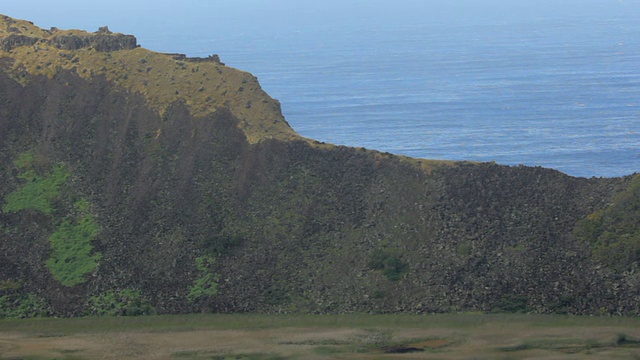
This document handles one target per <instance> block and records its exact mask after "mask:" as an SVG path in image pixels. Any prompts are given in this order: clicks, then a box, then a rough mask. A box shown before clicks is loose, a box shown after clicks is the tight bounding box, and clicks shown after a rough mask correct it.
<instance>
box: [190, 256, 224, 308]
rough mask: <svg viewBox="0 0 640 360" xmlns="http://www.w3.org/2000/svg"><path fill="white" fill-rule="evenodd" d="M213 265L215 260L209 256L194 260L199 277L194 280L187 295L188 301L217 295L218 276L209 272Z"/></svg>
mask: <svg viewBox="0 0 640 360" xmlns="http://www.w3.org/2000/svg"><path fill="white" fill-rule="evenodd" d="M214 263H215V258H213V257H211V256H201V257H199V258H196V267H197V268H198V273H199V274H200V277H198V278H197V279H196V281H195V282H194V284H193V286H192V287H191V290H190V291H189V294H188V295H187V299H188V300H189V301H196V300H200V299H203V298H206V297H210V296H215V295H216V294H217V293H218V280H219V278H220V276H219V275H218V274H215V273H214V272H213V271H212V270H211V268H212V267H213V264H214Z"/></svg>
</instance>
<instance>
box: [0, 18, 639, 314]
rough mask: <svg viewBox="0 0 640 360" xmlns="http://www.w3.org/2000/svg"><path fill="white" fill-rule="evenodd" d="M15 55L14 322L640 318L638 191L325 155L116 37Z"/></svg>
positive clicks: (252, 90) (39, 35)
mask: <svg viewBox="0 0 640 360" xmlns="http://www.w3.org/2000/svg"><path fill="white" fill-rule="evenodd" d="M0 46H1V51H0V69H1V70H0V207H1V209H0V210H1V212H0V317H2V316H40V315H55V316H78V315H85V314H125V315H126V314H130V315H135V314H141V313H185V312H198V311H216V312H261V313H276V312H278V313H283V312H302V313H343V312H373V313H388V312H407V313H424V312H447V311H532V312H566V313H579V314H586V313H589V314H594V313H623V314H634V313H637V312H638V311H639V304H640V302H639V301H638V288H639V284H640V281H638V278H637V276H636V275H634V274H635V267H636V265H637V261H636V260H637V253H636V255H629V256H626V255H624V256H626V257H624V256H623V255H620V254H627V255H628V254H630V252H629V251H631V252H633V251H637V250H638V249H640V247H638V246H636V247H634V246H635V243H637V241H636V242H633V241H631V242H629V241H627V242H628V243H624V244H623V245H620V246H618V245H619V244H620V243H619V242H617V241H618V238H616V237H615V236H613V235H612V236H609V235H611V233H615V232H616V231H617V230H616V229H618V227H619V226H618V225H619V224H618V223H617V222H616V220H615V219H619V213H620V211H622V212H623V213H624V212H625V211H626V213H625V214H629V212H628V211H631V210H629V208H633V204H634V203H635V204H637V198H638V192H637V188H638V186H635V185H637V183H638V181H637V179H634V178H633V177H632V176H629V177H624V178H612V179H595V178H594V179H585V178H574V177H570V176H567V175H564V174H562V173H560V172H557V171H554V170H550V169H544V168H539V167H536V168H533V167H525V166H518V167H507V166H501V165H497V164H494V163H458V162H446V161H429V160H421V159H410V158H404V157H399V156H394V155H391V154H388V153H380V152H376V151H370V150H366V149H356V148H349V147H343V146H332V145H330V144H323V143H318V142H315V141H313V140H309V139H305V138H302V137H301V136H299V135H298V134H296V133H295V131H294V130H292V129H291V128H290V127H289V125H288V124H287V123H286V121H285V120H284V118H283V116H282V114H281V112H280V106H279V103H278V102H277V101H276V100H274V99H272V98H270V97H269V96H268V95H267V94H266V93H265V92H264V91H262V89H261V88H260V86H259V84H258V81H257V79H256V78H255V77H254V76H252V75H251V74H248V73H246V72H242V71H239V70H236V69H233V68H230V67H227V66H225V65H224V64H223V63H221V62H220V60H219V58H218V57H217V56H211V57H209V58H203V59H200V58H187V57H185V56H183V55H178V54H160V53H156V52H152V51H149V50H146V49H143V48H141V47H139V46H138V45H137V43H136V39H135V38H134V37H133V36H131V35H123V34H115V33H112V32H111V31H109V30H108V29H107V28H101V29H99V30H98V31H97V32H95V33H88V32H84V31H79V30H59V29H55V28H52V29H50V30H43V29H40V28H38V27H36V26H34V25H33V24H32V23H30V22H27V21H22V20H16V19H12V18H9V17H6V16H2V17H0ZM398 120H399V121H401V120H402V119H398ZM634 184H635V185H634ZM634 191H635V192H634ZM629 199H631V200H629ZM625 201H626V202H625ZM628 203H631V205H629V206H627V205H628ZM625 204H627V205H625ZM625 206H626V207H625ZM616 209H618V210H616ZM620 209H622V210H620ZM616 211H618V212H616ZM636 211H637V209H636ZM623 217H624V216H623ZM607 219H608V220H607ZM611 219H613V220H611ZM625 219H627V220H626V222H625V224H626V225H625V226H627V227H626V229H627V230H629V231H627V233H629V234H631V235H629V236H631V237H633V236H636V235H637V228H638V226H637V220H635V218H634V217H633V216H631V217H629V216H627V217H625ZM603 224H604V225H603ZM607 224H608V225H607ZM605 225H606V226H605ZM607 226H608V227H607ZM603 229H604V230H603ZM612 229H613V230H612ZM605 230H606V231H605ZM605 232H606V234H605V235H606V236H609V237H606V236H605V237H603V233H605ZM634 234H635V235H634ZM636 237H637V236H636ZM627 238H628V237H627ZM611 244H614V245H616V246H618V247H616V248H615V249H614V250H616V251H618V250H620V251H618V252H616V251H609V250H611V249H610V248H609V247H607V246H610V245H611ZM603 249H604V250H603ZM607 251H609V252H607ZM637 252H638V253H640V251H637ZM616 254H617V255H620V256H623V258H624V259H623V260H624V261H626V263H624V264H625V266H622V267H616V266H614V265H615V264H618V263H620V262H619V261H618V260H617V259H618V258H617V257H616ZM612 259H613V260H612ZM621 259H622V258H621ZM627 265H628V266H627Z"/></svg>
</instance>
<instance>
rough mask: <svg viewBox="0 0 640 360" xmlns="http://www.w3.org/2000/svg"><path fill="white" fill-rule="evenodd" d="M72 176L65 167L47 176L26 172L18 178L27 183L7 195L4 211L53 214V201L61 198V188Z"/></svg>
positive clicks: (61, 166) (30, 170) (62, 166)
mask: <svg viewBox="0 0 640 360" xmlns="http://www.w3.org/2000/svg"><path fill="white" fill-rule="evenodd" d="M70 175H71V174H70V173H69V171H68V170H67V168H66V166H64V165H58V166H56V167H54V168H53V170H52V171H51V172H50V173H48V174H45V175H39V174H37V173H36V171H35V170H33V169H28V170H26V171H24V172H23V173H22V174H20V175H18V177H19V178H20V179H22V180H25V181H26V182H25V183H24V184H23V185H22V186H21V187H20V188H19V189H17V190H15V191H13V192H11V193H9V195H7V197H6V199H5V204H4V206H3V207H2V211H3V212H5V213H10V212H17V211H20V210H38V211H41V212H43V213H45V214H47V215H50V214H52V213H53V211H54V207H53V201H54V200H55V199H56V198H58V197H59V196H60V188H61V187H62V185H63V184H64V183H65V182H66V181H67V178H69V176H70Z"/></svg>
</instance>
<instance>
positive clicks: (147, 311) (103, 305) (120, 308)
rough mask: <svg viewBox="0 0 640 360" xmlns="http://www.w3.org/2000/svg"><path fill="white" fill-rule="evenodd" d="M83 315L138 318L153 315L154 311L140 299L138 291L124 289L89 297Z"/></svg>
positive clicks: (149, 304) (147, 303)
mask: <svg viewBox="0 0 640 360" xmlns="http://www.w3.org/2000/svg"><path fill="white" fill-rule="evenodd" d="M85 313H86V314H87V315H95V316H139V315H153V314H155V313H156V309H155V308H154V307H153V305H151V303H150V302H149V301H147V300H145V299H143V298H142V295H141V293H140V292H139V291H135V290H131V289H124V290H120V291H107V292H105V293H102V294H100V295H97V296H93V297H91V298H90V300H89V306H88V309H87V310H86V311H85Z"/></svg>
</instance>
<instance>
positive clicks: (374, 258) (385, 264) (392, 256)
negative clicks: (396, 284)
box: [368, 249, 409, 281]
mask: <svg viewBox="0 0 640 360" xmlns="http://www.w3.org/2000/svg"><path fill="white" fill-rule="evenodd" d="M368 266H369V268H370V269H371V270H380V271H382V274H383V275H384V276H385V277H386V278H387V279H389V281H398V280H400V278H401V277H402V275H404V273H405V272H407V270H408V268H409V264H407V263H406V262H405V261H403V260H402V259H401V258H400V255H399V254H398V253H397V252H395V251H393V250H389V249H377V250H375V251H374V252H373V253H372V254H371V257H370V258H369V263H368Z"/></svg>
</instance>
